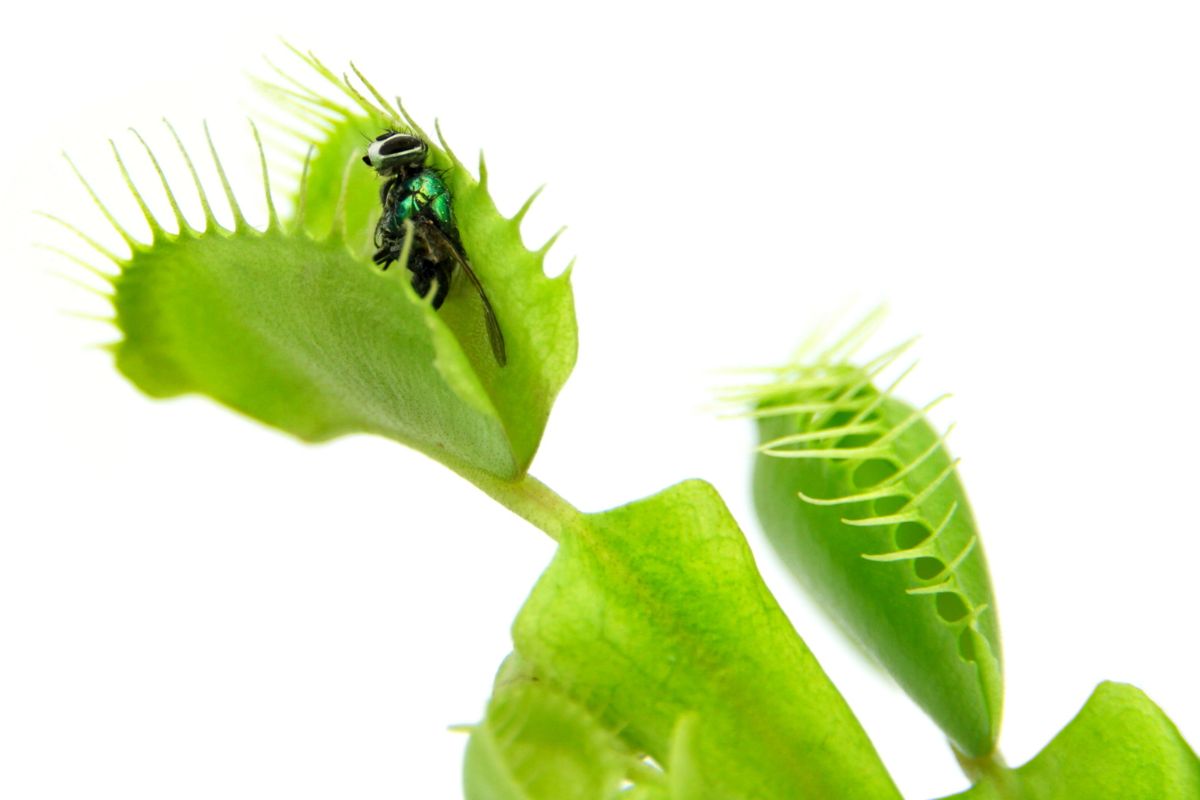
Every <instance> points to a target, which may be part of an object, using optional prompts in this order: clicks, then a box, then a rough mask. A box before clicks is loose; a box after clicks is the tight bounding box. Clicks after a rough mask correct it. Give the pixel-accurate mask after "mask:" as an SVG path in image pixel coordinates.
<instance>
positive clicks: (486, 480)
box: [462, 470, 583, 542]
mask: <svg viewBox="0 0 1200 800" xmlns="http://www.w3.org/2000/svg"><path fill="white" fill-rule="evenodd" d="M462 474H463V476H464V477H465V478H467V479H468V480H469V481H471V482H472V483H474V484H475V485H476V486H478V487H479V488H480V489H482V490H483V491H485V492H487V494H488V495H490V496H491V498H492V499H493V500H495V501H496V502H498V503H500V505H502V506H504V507H505V508H507V509H508V510H509V511H511V512H513V513H514V514H516V515H517V516H519V517H521V518H523V519H526V520H528V521H529V522H531V523H533V525H535V526H536V527H537V528H539V529H541V530H542V531H544V532H545V533H546V535H547V536H549V537H550V538H551V539H553V540H554V541H556V542H558V541H561V540H562V536H563V533H564V532H565V531H566V530H567V529H569V528H570V527H571V526H572V525H573V524H576V523H578V522H579V521H580V520H581V519H582V517H583V514H582V513H581V512H580V511H579V509H577V508H575V507H574V506H573V505H571V504H570V503H568V502H567V501H566V500H564V499H562V498H561V497H559V496H558V494H557V493H555V492H554V490H552V489H551V488H550V487H549V486H547V485H546V484H544V483H542V482H541V481H539V480H538V479H537V478H535V477H533V476H532V475H526V476H525V477H524V478H522V479H521V480H519V481H506V480H501V479H500V478H497V477H495V476H494V475H489V474H487V473H484V472H476V471H473V470H471V471H468V470H463V471H462Z"/></svg>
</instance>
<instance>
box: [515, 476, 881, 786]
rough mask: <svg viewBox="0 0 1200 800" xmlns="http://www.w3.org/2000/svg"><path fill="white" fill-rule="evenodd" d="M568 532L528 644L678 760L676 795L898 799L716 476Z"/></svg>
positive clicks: (524, 617) (539, 658) (522, 623)
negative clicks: (779, 597) (768, 579)
mask: <svg viewBox="0 0 1200 800" xmlns="http://www.w3.org/2000/svg"><path fill="white" fill-rule="evenodd" d="M560 536H561V539H560V546H559V551H558V553H557V555H556V556H555V558H554V561H553V562H552V563H551V565H550V566H549V568H548V569H547V570H546V572H545V574H543V576H542V577H541V579H540V580H539V581H538V583H537V585H536V587H535V588H534V590H533V593H532V594H531V596H530V598H529V600H528V602H527V603H526V605H525V607H524V608H523V609H522V610H521V612H520V614H519V615H518V617H517V620H516V623H515V625H514V628H513V638H514V641H515V643H516V649H517V652H518V653H520V654H521V656H522V658H523V659H525V660H526V661H527V662H528V663H530V664H532V665H534V667H535V668H536V670H537V672H538V674H540V675H542V676H544V677H545V678H546V679H547V680H549V681H551V682H553V683H554V684H555V685H556V686H560V687H563V689H564V690H565V691H567V692H569V693H570V695H571V696H572V697H574V698H575V699H576V700H577V701H578V702H581V703H583V704H585V705H586V706H587V707H588V708H589V709H591V710H592V711H593V713H595V714H597V715H599V716H600V717H601V718H602V719H603V720H604V721H605V723H606V725H607V726H608V727H609V728H610V729H614V730H620V731H621V734H622V738H623V739H624V740H625V741H626V742H627V743H628V744H629V746H630V748H631V749H633V750H636V751H638V752H645V753H648V754H650V755H651V756H652V757H653V758H654V759H655V760H657V761H658V763H659V764H661V765H662V766H663V768H664V770H665V772H666V773H667V775H668V778H671V776H672V773H673V771H674V770H676V768H677V767H678V770H679V772H678V773H677V774H678V775H679V776H680V777H678V778H677V779H676V780H677V784H678V785H677V787H675V788H678V790H679V792H680V794H678V797H680V798H687V797H692V796H696V791H697V790H696V786H698V785H699V782H700V781H702V782H703V784H704V785H706V786H707V790H708V793H707V794H706V795H705V796H707V797H731V798H735V797H736V798H787V800H792V799H793V798H797V797H814V798H816V797H820V798H839V797H846V798H855V799H856V800H864V799H866V800H869V798H896V797H898V796H899V795H898V794H897V792H896V789H895V787H894V785H893V784H892V781H891V779H890V778H889V777H888V774H887V772H886V771H885V770H884V768H883V765H882V764H881V763H880V761H879V758H878V756H877V754H876V753H875V751H874V748H873V747H872V746H871V743H870V741H869V740H868V739H867V737H866V734H865V733H864V732H863V730H862V728H861V727H860V725H859V724H858V721H857V720H856V719H855V718H854V715H853V714H852V713H851V712H850V709H849V708H848V707H847V705H846V703H845V701H844V700H843V699H842V697H841V695H840V694H838V692H837V690H836V689H835V688H834V687H833V685H832V684H831V683H830V682H829V679H828V678H827V677H826V676H825V673H824V672H823V671H822V670H821V667H820V665H818V664H817V662H816V659H815V658H814V657H813V655H812V653H811V652H810V651H809V650H808V648H807V647H806V646H805V644H804V642H803V641H802V640H801V639H800V637H799V636H798V635H797V634H796V632H795V630H794V629H793V628H792V626H791V624H790V623H789V622H788V620H787V618H786V617H785V616H784V615H783V612H782V611H781V610H780V608H779V606H778V605H777V604H776V602H775V599H774V598H773V597H772V596H771V593H770V592H769V591H768V590H767V588H766V586H765V585H764V584H763V582H762V579H761V577H760V575H759V573H758V569H757V567H756V566H755V563H754V559H753V557H752V555H751V553H750V550H749V548H748V547H747V545H746V541H745V539H744V537H743V536H742V533H741V531H740V530H739V529H738V527H737V524H736V523H735V522H734V521H733V519H732V518H731V517H730V515H729V511H728V509H726V507H725V505H724V503H722V501H721V499H720V497H719V496H718V495H717V494H716V492H715V491H714V490H713V489H712V487H710V486H709V485H708V484H706V483H703V482H700V481H689V482H686V483H682V484H679V485H677V486H675V487H673V488H671V489H668V490H666V491H664V492H662V493H661V494H658V495H656V496H654V497H651V498H649V499H646V500H642V501H639V502H636V503H633V504H631V505H627V506H623V507H621V508H617V509H615V510H612V511H608V512H605V513H601V514H588V515H582V516H581V517H580V519H579V520H578V521H576V522H575V523H574V524H572V525H570V526H567V527H565V528H564V529H563V530H562V531H561V532H560ZM681 721H682V722H681Z"/></svg>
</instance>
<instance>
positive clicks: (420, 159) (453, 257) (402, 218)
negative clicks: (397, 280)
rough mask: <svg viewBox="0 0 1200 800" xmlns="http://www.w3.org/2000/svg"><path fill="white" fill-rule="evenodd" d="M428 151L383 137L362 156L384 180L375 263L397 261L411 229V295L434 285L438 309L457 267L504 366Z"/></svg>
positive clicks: (499, 340)
mask: <svg viewBox="0 0 1200 800" xmlns="http://www.w3.org/2000/svg"><path fill="white" fill-rule="evenodd" d="M428 149H429V148H428V145H426V144H425V142H424V141H423V140H422V139H421V138H420V137H418V136H413V135H411V134H407V133H396V132H392V131H389V132H387V133H384V134H382V135H381V136H379V138H377V139H376V140H375V141H374V142H372V143H371V145H370V147H368V148H367V154H366V155H365V156H363V162H364V163H365V164H366V165H367V166H369V167H371V168H372V169H374V170H375V171H376V172H378V173H379V174H380V175H381V176H383V177H385V178H387V181H386V182H385V183H384V185H383V187H382V189H380V192H379V199H380V202H381V203H382V205H383V211H382V213H381V214H380V217H379V223H378V224H377V225H376V227H375V246H376V247H377V248H378V249H377V251H376V253H375V259H374V260H375V263H376V264H378V265H379V266H380V267H381V268H383V269H387V268H388V267H389V266H391V264H392V262H393V261H397V260H398V259H399V258H400V254H401V252H402V251H403V249H404V243H405V239H406V237H407V230H408V229H407V228H406V226H405V223H406V222H409V223H412V231H413V234H412V235H413V241H412V249H411V250H410V252H409V256H408V269H409V271H411V272H412V286H413V289H414V290H415V291H416V293H417V294H419V295H421V296H422V297H425V296H427V295H428V294H429V291H430V289H431V288H433V285H434V282H435V281H436V283H437V289H436V291H435V292H434V295H433V300H432V305H433V307H434V309H435V310H436V309H439V308H441V307H442V303H443V302H445V300H446V295H447V294H449V292H450V280H451V276H452V275H453V273H454V270H455V268H456V267H462V271H463V273H465V274H466V276H467V278H468V279H469V280H470V281H471V283H472V284H473V285H474V286H475V289H476V291H478V292H479V297H480V299H481V300H482V301H483V315H484V322H485V324H486V326H487V332H488V340H489V342H490V343H491V346H492V353H493V354H494V355H495V357H496V362H497V363H499V364H500V366H504V364H505V363H506V362H507V360H508V359H507V355H506V353H505V348H504V336H503V334H502V333H501V332H500V325H499V323H498V322H497V320H496V314H495V312H494V311H493V310H492V304H491V302H489V301H488V297H487V294H486V293H485V292H484V290H483V285H482V284H481V283H480V282H479V277H478V276H477V275H476V274H475V271H474V270H472V269H471V265H470V263H469V262H468V261H467V257H466V252H465V251H464V249H463V246H462V240H461V239H460V238H459V235H458V227H457V226H456V225H455V223H454V210H453V206H452V203H451V199H452V198H451V195H450V189H449V187H447V186H446V182H445V181H444V180H443V178H442V174H441V173H440V172H438V171H437V170H435V169H431V168H429V167H426V166H425V156H426V154H427V152H428Z"/></svg>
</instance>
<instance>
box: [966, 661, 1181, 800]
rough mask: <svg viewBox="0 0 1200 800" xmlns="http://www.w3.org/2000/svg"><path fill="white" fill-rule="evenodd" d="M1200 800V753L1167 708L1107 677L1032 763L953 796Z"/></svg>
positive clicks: (1043, 799)
mask: <svg viewBox="0 0 1200 800" xmlns="http://www.w3.org/2000/svg"><path fill="white" fill-rule="evenodd" d="M1197 798H1200V759H1197V758H1196V754H1195V752H1194V751H1193V750H1192V748H1191V747H1189V746H1188V743H1187V742H1185V741H1184V740H1183V737H1182V736H1180V735H1179V731H1178V729H1176V727H1175V725H1174V724H1173V723H1172V722H1171V720H1170V719H1168V718H1167V716H1166V714H1164V713H1163V712H1162V709H1160V708H1159V707H1158V706H1156V705H1155V704H1154V703H1153V702H1152V701H1151V700H1150V698H1148V697H1146V695H1145V694H1144V693H1142V691H1141V690H1139V689H1137V688H1135V687H1133V686H1129V685H1126V684H1121V683H1102V684H1100V686H1098V687H1097V688H1096V691H1095V692H1093V693H1092V696H1091V697H1090V698H1089V699H1088V701H1087V704H1086V705H1084V707H1083V710H1082V711H1080V712H1079V714H1078V716H1076V717H1075V719H1073V720H1071V722H1070V723H1069V724H1068V725H1067V727H1065V728H1063V730H1062V731H1061V732H1060V733H1059V734H1058V736H1056V737H1054V740H1053V741H1051V742H1050V744H1048V745H1047V746H1046V749H1044V750H1043V751H1042V752H1041V753H1039V754H1038V755H1037V756H1035V757H1034V758H1033V760H1032V761H1030V762H1029V763H1028V764H1025V765H1024V766H1023V767H1020V768H1019V769H1016V770H1000V771H998V772H993V773H989V774H986V775H985V776H984V778H983V780H982V781H981V782H980V783H978V784H977V785H976V786H974V787H973V788H971V789H970V790H968V791H966V792H964V793H962V794H958V795H954V798H953V800H1197ZM947 800H952V799H951V798H947Z"/></svg>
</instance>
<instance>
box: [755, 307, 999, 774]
mask: <svg viewBox="0 0 1200 800" xmlns="http://www.w3.org/2000/svg"><path fill="white" fill-rule="evenodd" d="M879 318H880V315H879V314H878V313H876V314H873V315H871V316H869V317H868V318H867V319H866V320H864V322H863V323H861V324H860V325H858V326H856V327H855V328H853V329H852V330H851V331H850V332H849V333H847V334H846V335H845V336H844V337H843V338H841V339H840V340H838V341H836V342H834V343H833V344H832V345H831V346H829V347H828V348H827V349H825V350H824V351H823V352H821V353H819V354H816V355H815V356H813V357H811V358H806V357H805V355H806V354H805V353H801V354H800V357H799V358H798V360H797V361H796V363H794V364H792V365H788V366H787V367H785V368H784V369H782V370H780V371H778V372H776V373H775V374H774V375H773V376H772V379H771V380H770V381H767V382H765V383H763V384H761V385H758V386H754V387H749V388H747V389H745V390H743V391H741V392H740V393H739V394H737V395H735V397H736V399H737V400H738V401H739V402H749V403H750V404H751V408H750V409H749V411H748V412H747V413H748V414H749V415H750V416H751V417H752V418H753V419H754V420H755V422H756V423H757V426H758V431H759V438H760V445H759V448H758V455H757V457H756V459H755V466H754V499H755V506H756V508H757V510H758V514H759V517H760V519H761V520H762V523H763V528H764V529H765V531H766V532H767V535H768V537H769V538H770V540H771V542H772V544H773V545H774V546H775V548H776V550H778V551H779V553H780V554H781V555H782V557H783V559H784V561H785V562H786V563H787V565H788V567H789V568H790V569H791V570H792V572H793V573H794V574H795V575H796V576H797V577H798V578H799V579H800V581H801V582H802V583H803V584H804V585H805V586H806V587H807V588H808V589H809V590H810V591H812V592H813V593H814V594H816V595H817V596H818V597H819V598H820V599H821V601H822V604H823V606H824V607H825V608H826V609H828V610H829V611H830V612H831V613H832V614H833V615H834V617H835V618H836V619H837V621H838V622H839V623H841V624H842V626H843V627H844V628H845V629H846V630H848V631H849V632H850V633H851V635H852V636H854V638H855V639H856V640H857V641H858V642H859V643H861V644H862V645H863V646H864V647H865V648H866V649H867V650H868V652H870V653H872V654H873V655H874V656H875V657H876V658H877V659H878V660H879V662H880V663H881V664H883V665H884V667H886V668H887V669H888V670H889V671H890V672H891V673H892V675H893V676H894V677H895V678H896V680H897V682H898V683H899V684H900V685H901V686H902V687H903V688H904V689H905V690H906V691H907V692H908V693H909V694H910V695H912V697H913V699H915V700H916V701H917V702H918V703H919V704H920V705H921V707H922V708H924V709H925V710H926V712H927V713H928V714H929V715H930V716H931V717H933V719H934V720H935V721H936V722H937V723H938V724H939V725H940V726H941V727H942V728H943V730H945V731H946V733H947V734H948V735H949V736H950V738H951V739H953V740H954V742H955V744H956V745H957V746H958V748H959V749H960V750H962V751H963V752H964V753H967V754H968V755H971V756H974V757H981V756H987V755H988V754H989V753H991V752H992V750H993V749H994V748H995V745H996V740H997V737H998V735H999V730H1000V712H1001V705H1002V699H1003V683H1002V674H1001V663H1000V634H999V626H998V624H997V622H996V611H995V608H996V606H995V601H994V600H993V598H992V589H991V583H990V579H989V577H988V572H987V564H986V562H985V561H984V556H983V548H982V546H981V544H980V542H979V535H978V532H977V531H976V526H975V520H974V517H973V516H972V514H971V508H970V504H969V503H968V501H967V497H966V494H965V492H964V491H963V487H962V484H961V483H960V481H959V479H958V474H957V470H956V465H957V462H956V461H954V460H952V459H951V458H950V456H949V454H948V452H947V450H946V441H945V439H946V434H939V433H937V431H935V430H934V428H933V427H931V426H930V424H929V422H928V421H927V420H926V418H925V413H926V412H927V411H929V410H930V409H931V408H932V406H933V405H935V404H936V403H937V402H938V401H936V400H935V401H934V403H931V404H929V405H927V406H926V407H925V408H924V409H919V410H918V409H916V408H913V407H912V406H910V405H908V404H907V403H905V402H904V401H902V400H900V399H898V398H897V397H896V396H895V395H894V392H895V391H896V389H897V388H898V386H899V385H900V383H901V381H902V380H903V378H904V377H905V376H906V375H907V374H908V373H909V371H911V367H910V368H909V369H906V370H904V371H902V372H901V373H900V375H899V377H898V378H896V379H895V380H894V381H893V382H892V383H891V385H889V386H887V388H885V389H879V388H877V387H876V381H877V380H878V379H879V378H880V376H881V375H883V374H884V373H885V372H886V370H887V369H888V368H889V367H891V366H893V365H894V364H895V363H896V362H897V361H898V360H899V359H900V358H901V357H902V356H903V355H904V353H905V352H906V350H907V349H908V345H907V344H905V345H901V346H900V347H897V348H893V349H892V350H890V351H887V352H885V353H884V354H882V355H881V356H879V357H878V358H876V359H874V360H872V361H868V362H867V363H866V364H865V365H864V366H862V367H856V366H853V365H852V364H849V363H847V358H848V357H849V355H850V354H851V352H852V351H853V350H854V349H855V347H856V346H857V345H859V344H861V343H862V342H863V340H865V339H866V337H867V336H868V335H869V334H870V332H871V329H872V327H873V325H874V324H875V323H876V322H877V321H878V320H879Z"/></svg>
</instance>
